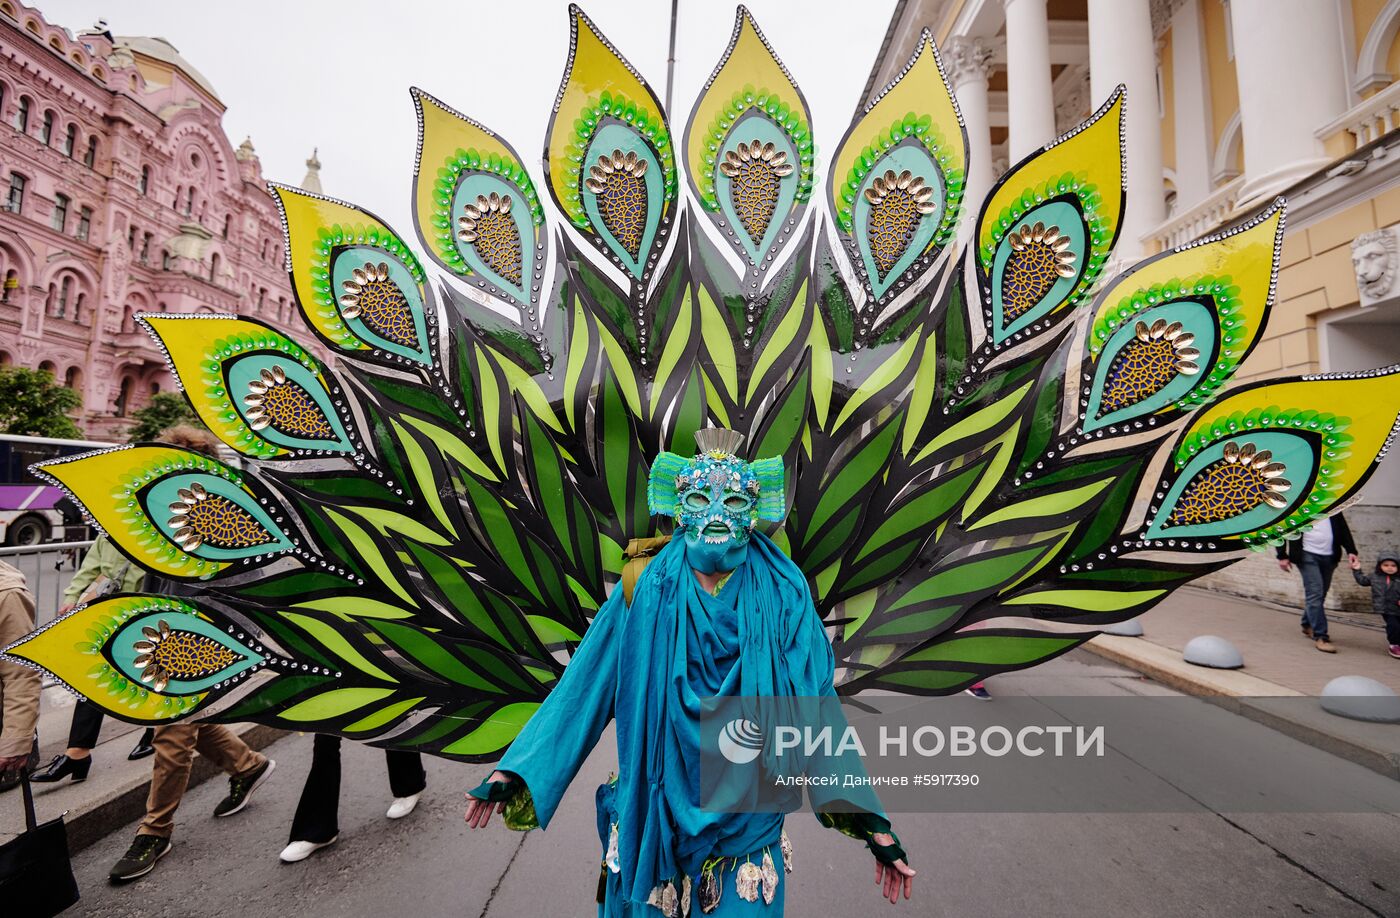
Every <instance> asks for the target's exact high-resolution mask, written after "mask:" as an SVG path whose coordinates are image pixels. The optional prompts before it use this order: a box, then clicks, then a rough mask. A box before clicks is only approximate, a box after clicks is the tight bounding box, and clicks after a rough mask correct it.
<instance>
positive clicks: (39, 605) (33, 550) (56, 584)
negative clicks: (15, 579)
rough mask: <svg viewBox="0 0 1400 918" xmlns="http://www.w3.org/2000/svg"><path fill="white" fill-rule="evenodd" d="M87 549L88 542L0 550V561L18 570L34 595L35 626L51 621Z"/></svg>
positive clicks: (19, 546) (55, 543) (50, 543)
mask: <svg viewBox="0 0 1400 918" xmlns="http://www.w3.org/2000/svg"><path fill="white" fill-rule="evenodd" d="M91 547H92V541H91V540H88V541H86V542H49V543H47V544H44V545H17V546H14V547H0V561H5V562H8V563H9V564H13V565H14V566H15V567H17V568H19V570H20V573H22V574H24V579H25V581H26V584H27V585H28V587H29V592H30V593H32V594H33V595H34V606H35V615H34V617H35V619H37V621H36V624H39V625H44V624H47V623H48V622H50V621H53V619H54V616H55V615H57V613H58V610H59V607H61V606H62V605H63V591H64V590H65V589H67V587H68V583H69V581H71V580H72V579H73V574H74V573H75V572H77V570H78V564H79V563H80V562H81V561H82V560H83V555H84V554H85V553H86V552H87V550H88V549H89V548H91Z"/></svg>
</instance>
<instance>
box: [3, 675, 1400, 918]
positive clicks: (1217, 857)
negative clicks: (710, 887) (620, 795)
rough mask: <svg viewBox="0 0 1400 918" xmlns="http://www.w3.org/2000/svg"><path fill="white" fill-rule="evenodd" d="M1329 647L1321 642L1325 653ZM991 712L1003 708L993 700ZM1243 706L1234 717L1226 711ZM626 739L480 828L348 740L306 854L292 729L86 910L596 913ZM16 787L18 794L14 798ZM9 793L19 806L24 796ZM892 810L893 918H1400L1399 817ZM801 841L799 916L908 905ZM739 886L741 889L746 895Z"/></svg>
mask: <svg viewBox="0 0 1400 918" xmlns="http://www.w3.org/2000/svg"><path fill="white" fill-rule="evenodd" d="M1319 656H1320V655H1319ZM989 685H990V687H991V689H992V691H993V692H994V693H996V694H997V695H999V696H1006V695H1015V694H1025V695H1032V696H1037V697H1051V696H1068V695H1170V694H1174V693H1172V692H1170V690H1168V689H1165V688H1163V687H1161V686H1159V685H1157V684H1156V683H1153V682H1151V681H1148V680H1145V679H1143V678H1142V677H1140V676H1138V675H1137V674H1135V673H1133V672H1130V671H1128V670H1125V669H1123V668H1120V667H1118V666H1115V665H1112V664H1109V663H1106V662H1104V661H1103V660H1101V659H1099V658H1097V657H1094V656H1092V655H1089V654H1087V653H1085V652H1084V651H1076V652H1074V653H1072V654H1069V655H1067V656H1065V657H1062V658H1060V659H1058V660H1055V661H1053V662H1051V663H1049V664H1046V665H1044V666H1041V667H1039V668H1037V669H1035V670H1032V671H1029V672H1025V673H1018V674H1011V675H1007V676H1002V677H998V678H996V679H993V680H991V682H990V683H989ZM991 704H993V705H995V704H996V701H995V700H993V701H992V702H991ZM1226 716H1230V717H1235V716H1236V715H1233V714H1230V715H1226ZM1236 719H1237V720H1238V722H1239V723H1238V729H1239V730H1240V731H1242V732H1249V731H1262V732H1260V734H1259V736H1258V737H1256V740H1257V742H1259V743H1260V744H1262V745H1261V748H1263V749H1265V750H1266V751H1267V754H1268V756H1269V757H1268V758H1267V759H1264V760H1263V762H1264V765H1263V766H1262V767H1268V764H1267V763H1268V762H1269V761H1273V762H1289V763H1294V762H1300V763H1308V764H1310V765H1312V766H1314V767H1318V768H1320V769H1321V770H1323V771H1324V773H1325V774H1326V775H1327V776H1328V778H1327V780H1331V781H1335V782H1337V785H1338V787H1340V788H1345V790H1346V792H1347V794H1349V795H1350V796H1351V797H1352V798H1354V799H1363V800H1364V799H1372V798H1374V799H1377V800H1380V799H1385V798H1386V796H1387V795H1393V794H1394V787H1395V782H1394V781H1393V780H1391V779H1388V778H1385V777H1382V776H1380V775H1378V774H1376V773H1375V772H1373V771H1369V770H1367V769H1365V768H1363V767H1361V766H1359V765H1356V764H1353V763H1351V762H1348V761H1344V760H1342V759H1339V758H1335V757H1333V756H1330V755H1329V754H1328V753H1326V752H1323V751H1321V750H1319V749H1316V748H1314V747H1313V746H1310V745H1306V744H1304V743H1300V742H1298V741H1297V740H1294V739H1291V738H1289V737H1288V736H1285V735H1283V734H1281V733H1276V732H1274V731H1271V730H1269V729H1268V728H1267V727H1264V726H1262V725H1260V724H1258V723H1255V722H1253V721H1250V720H1247V719H1245V718H1236ZM611 742H612V738H611V734H610V733H609V734H608V735H606V736H605V737H604V739H603V742H602V743H600V745H599V747H598V749H597V750H596V751H595V753H594V755H593V756H592V757H591V758H590V759H589V760H588V761H587V763H586V764H585V766H584V768H583V770H582V772H581V773H580V775H579V776H578V778H577V780H575V782H574V784H573V786H572V788H571V789H570V791H569V793H568V794H567V795H566V796H565V798H564V802H563V804H562V805H561V807H560V810H559V812H558V814H557V816H556V818H555V820H554V822H553V823H552V824H551V826H550V828H549V829H548V830H547V831H543V832H541V831H535V832H529V833H525V834H516V833H513V832H510V831H509V830H506V829H505V828H504V827H503V826H501V825H499V824H498V822H497V821H495V820H493V823H492V825H491V826H489V827H488V828H487V829H485V830H481V831H477V832H472V831H470V830H468V829H467V828H466V827H465V825H464V824H463V821H462V809H463V802H462V792H463V790H464V789H465V788H467V787H470V786H473V785H475V784H476V783H477V782H478V781H479V780H480V779H481V778H482V777H483V776H484V775H485V774H486V773H487V771H488V768H487V767H485V766H465V765H459V764H455V763H451V762H446V761H442V760H438V759H429V760H427V763H426V764H427V767H428V775H429V777H428V790H427V791H426V792H425V794H424V796H423V800H422V802H421V803H420V804H419V806H418V809H417V810H416V811H415V812H414V813H413V814H412V815H411V816H409V817H408V818H407V819H403V820H399V821H390V820H387V819H385V818H384V810H385V808H386V807H387V805H388V803H389V790H388V780H387V776H386V774H385V770H384V764H383V755H382V753H381V752H379V751H378V750H375V749H371V748H368V747H363V746H359V745H356V744H346V745H345V747H344V757H345V775H344V780H343V783H342V788H341V814H340V826H341V838H340V841H339V843H338V844H337V845H335V846H333V847H331V848H329V849H326V850H324V851H321V852H319V853H318V854H315V855H313V856H312V857H311V859H309V860H307V861H305V862H302V863H300V864H295V865H283V864H280V863H278V861H277V852H278V851H279V850H280V849H281V847H282V846H283V845H284V844H285V843H286V841H287V836H286V833H287V828H288V825H289V824H290V821H291V814H292V812H293V810H294V809H295V806H296V800H297V796H298V794H299V792H300V789H301V784H302V781H303V779H304V778H305V775H306V772H307V769H308V767H309V761H310V749H311V739H310V737H308V736H305V735H291V736H288V737H286V738H284V739H282V740H279V741H277V742H275V743H273V744H272V745H271V746H269V747H267V749H266V750H265V751H266V752H267V753H268V754H269V755H271V756H273V757H274V758H275V759H276V760H277V762H278V765H277V770H276V772H275V774H274V777H273V778H272V779H271V780H269V781H268V783H267V784H266V785H265V786H264V787H263V788H262V789H261V790H259V792H258V793H257V795H256V796H255V797H254V798H253V801H252V803H251V804H250V805H249V807H248V808H247V809H246V810H244V811H243V812H242V813H239V814H237V815H236V816H234V817H232V818H229V819H222V820H216V819H213V818H212V817H211V815H210V814H211V812H212V810H213V808H214V805H215V804H216V803H217V802H218V800H219V799H220V798H221V796H222V795H223V794H224V793H225V790H226V785H225V783H224V782H223V781H222V780H218V779H216V780H211V781H208V782H206V783H204V784H202V785H200V786H199V787H196V788H194V789H192V790H191V791H190V793H189V794H188V796H187V798H186V800H185V802H184V805H183V807H182V808H181V811H180V814H179V827H178V829H177V831H176V835H175V848H174V850H173V851H172V852H171V853H170V854H169V855H168V856H167V857H166V858H165V859H164V860H163V861H162V862H161V864H160V865H159V866H158V867H157V869H156V870H155V872H153V873H152V874H150V875H149V876H147V877H145V878H144V879H141V880H138V881H136V882H135V883H132V884H129V885H126V886H120V887H113V886H110V885H108V883H107V880H106V874H107V871H108V869H109V868H110V867H111V865H112V863H113V862H115V861H116V859H117V858H119V857H120V856H121V855H122V853H123V852H124V851H125V849H126V847H127V845H128V844H129V843H130V841H131V837H132V835H133V834H134V833H135V828H136V824H135V823H134V822H133V823H131V824H130V825H127V826H126V827H124V828H122V829H120V830H118V831H115V832H113V833H111V834H110V835H109V836H107V837H106V838H104V839H102V840H100V841H98V842H96V843H94V844H92V845H91V846H90V847H88V848H86V849H85V850H83V851H81V852H80V853H79V854H78V855H77V856H76V857H75V858H74V869H75V873H76V874H77V877H78V882H79V885H80V887H81V888H82V890H83V901H82V902H81V903H80V904H79V905H78V906H77V907H75V908H74V909H73V910H72V912H71V913H72V914H75V915H93V916H104V918H105V916H111V918H117V916H152V918H154V916H171V918H201V916H224V915H239V916H249V918H256V916H303V915H304V916H347V915H348V916H359V915H366V916H376V918H377V916H384V915H388V916H392V918H400V916H403V918H407V916H439V915H441V916H465V918H478V916H502V918H504V916H515V915H532V916H550V918H552V916H583V915H590V914H593V906H592V905H591V903H592V899H593V894H594V890H595V888H596V882H597V865H598V857H599V848H598V840H597V835H596V830H595V828H594V814H593V805H592V797H593V790H594V788H595V787H596V786H597V785H598V783H600V782H601V781H603V780H604V779H605V778H606V777H607V774H608V772H609V771H610V770H611V769H612V768H613V767H614V753H613V750H612V745H611ZM1116 761H1118V762H1119V765H1118V767H1119V768H1120V769H1121V775H1116V776H1115V777H1116V778H1120V779H1121V780H1123V781H1126V782H1133V783H1138V784H1140V785H1142V786H1144V787H1148V786H1150V787H1151V788H1152V789H1153V792H1154V793H1158V794H1160V793H1170V792H1171V791H1172V788H1163V787H1161V785H1162V784H1163V783H1169V782H1170V780H1171V779H1170V776H1167V775H1164V774H1162V771H1163V769H1161V768H1154V764H1153V762H1151V761H1144V762H1133V761H1131V760H1128V759H1126V758H1122V759H1118V760H1116ZM10 799H13V798H10ZM10 799H6V800H4V801H3V802H4V803H5V805H9V804H10ZM1181 802H1182V805H1181V807H1179V808H1178V809H1180V810H1181V812H1170V813H1154V814H1072V815H1065V814H994V815H989V814H976V813H972V814H952V815H907V814H906V815H902V816H901V815H897V814H896V815H895V816H894V822H895V828H896V831H897V832H898V833H899V834H900V836H901V839H902V841H903V842H904V845H905V847H906V848H907V849H908V850H909V851H910V855H911V861H912V863H913V865H914V866H915V867H916V868H917V869H918V870H919V876H918V879H917V880H916V882H915V893H914V899H913V901H912V902H909V903H903V902H901V904H900V905H899V906H898V909H899V910H898V911H894V912H890V914H901V913H903V914H911V915H921V916H977V918H986V916H991V918H995V916H1008V918H1011V916H1015V918H1032V916H1035V918H1058V916H1065V918H1086V916H1087V918H1093V916H1122V915H1131V916H1135V918H1155V916H1162V918H1167V916H1172V918H1177V916H1182V915H1203V916H1215V915H1221V916H1225V915H1229V916H1256V915H1261V916H1262V915H1321V916H1386V915H1397V914H1400V874H1397V871H1396V865H1397V863H1400V857H1398V856H1397V853H1396V851H1397V846H1396V840H1397V839H1400V816H1397V815H1396V814H1395V813H1393V812H1380V811H1375V812H1353V813H1349V814H1321V815H1319V814H1279V813H1251V814H1222V813H1216V812H1210V811H1204V812H1203V811H1200V810H1199V808H1195V809H1196V811H1195V812H1190V810H1192V809H1193V806H1192V804H1191V801H1190V800H1188V799H1185V798H1184V797H1183V799H1182V801H1181ZM788 830H789V834H790V835H791V837H792V839H793V844H794V847H795V849H796V854H795V872H794V873H793V874H791V876H790V880H791V884H792V885H791V887H790V888H789V890H788V892H787V901H788V909H787V914H789V915H800V916H807V915H813V916H852V915H865V914H866V913H867V912H868V911H869V910H870V909H872V908H874V907H877V906H879V907H882V908H890V906H889V905H888V904H886V903H882V901H881V900H879V899H878V898H877V896H876V890H875V888H874V885H873V879H874V869H873V862H872V859H871V858H870V856H869V855H868V854H867V853H866V852H865V850H864V848H863V847H862V846H860V845H859V844H858V843H856V842H853V841H851V840H850V839H847V838H844V837H842V836H840V835H838V834H837V833H835V832H832V831H830V830H826V829H822V828H821V827H820V826H819V825H818V824H817V822H816V820H815V819H813V818H812V817H811V816H810V815H807V814H800V813H799V814H795V815H793V816H791V817H789V819H788ZM731 892H732V890H731Z"/></svg>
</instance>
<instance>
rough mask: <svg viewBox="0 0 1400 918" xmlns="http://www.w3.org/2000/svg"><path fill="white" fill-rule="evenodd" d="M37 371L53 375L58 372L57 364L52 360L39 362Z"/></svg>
mask: <svg viewBox="0 0 1400 918" xmlns="http://www.w3.org/2000/svg"><path fill="white" fill-rule="evenodd" d="M39 372H40V373H47V374H49V375H50V376H53V375H54V374H55V373H57V372H58V364H56V363H54V362H53V361H52V360H45V361H44V362H43V363H41V364H39Z"/></svg>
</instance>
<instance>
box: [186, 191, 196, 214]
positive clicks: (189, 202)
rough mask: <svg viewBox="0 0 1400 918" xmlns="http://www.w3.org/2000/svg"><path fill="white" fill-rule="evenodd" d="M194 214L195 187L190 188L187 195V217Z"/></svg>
mask: <svg viewBox="0 0 1400 918" xmlns="http://www.w3.org/2000/svg"><path fill="white" fill-rule="evenodd" d="M192 213H194V186H193V185H191V186H190V190H189V192H188V193H187V194H186V195H185V216H186V217H188V216H189V215H190V214H192Z"/></svg>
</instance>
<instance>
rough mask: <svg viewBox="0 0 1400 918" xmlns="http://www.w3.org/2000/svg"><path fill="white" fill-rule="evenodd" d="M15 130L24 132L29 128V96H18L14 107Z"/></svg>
mask: <svg viewBox="0 0 1400 918" xmlns="http://www.w3.org/2000/svg"><path fill="white" fill-rule="evenodd" d="M15 130H17V131H19V132H20V133H25V132H26V131H28V130H29V97H28V96H20V97H19V105H18V106H17V107H16V108H15Z"/></svg>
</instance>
